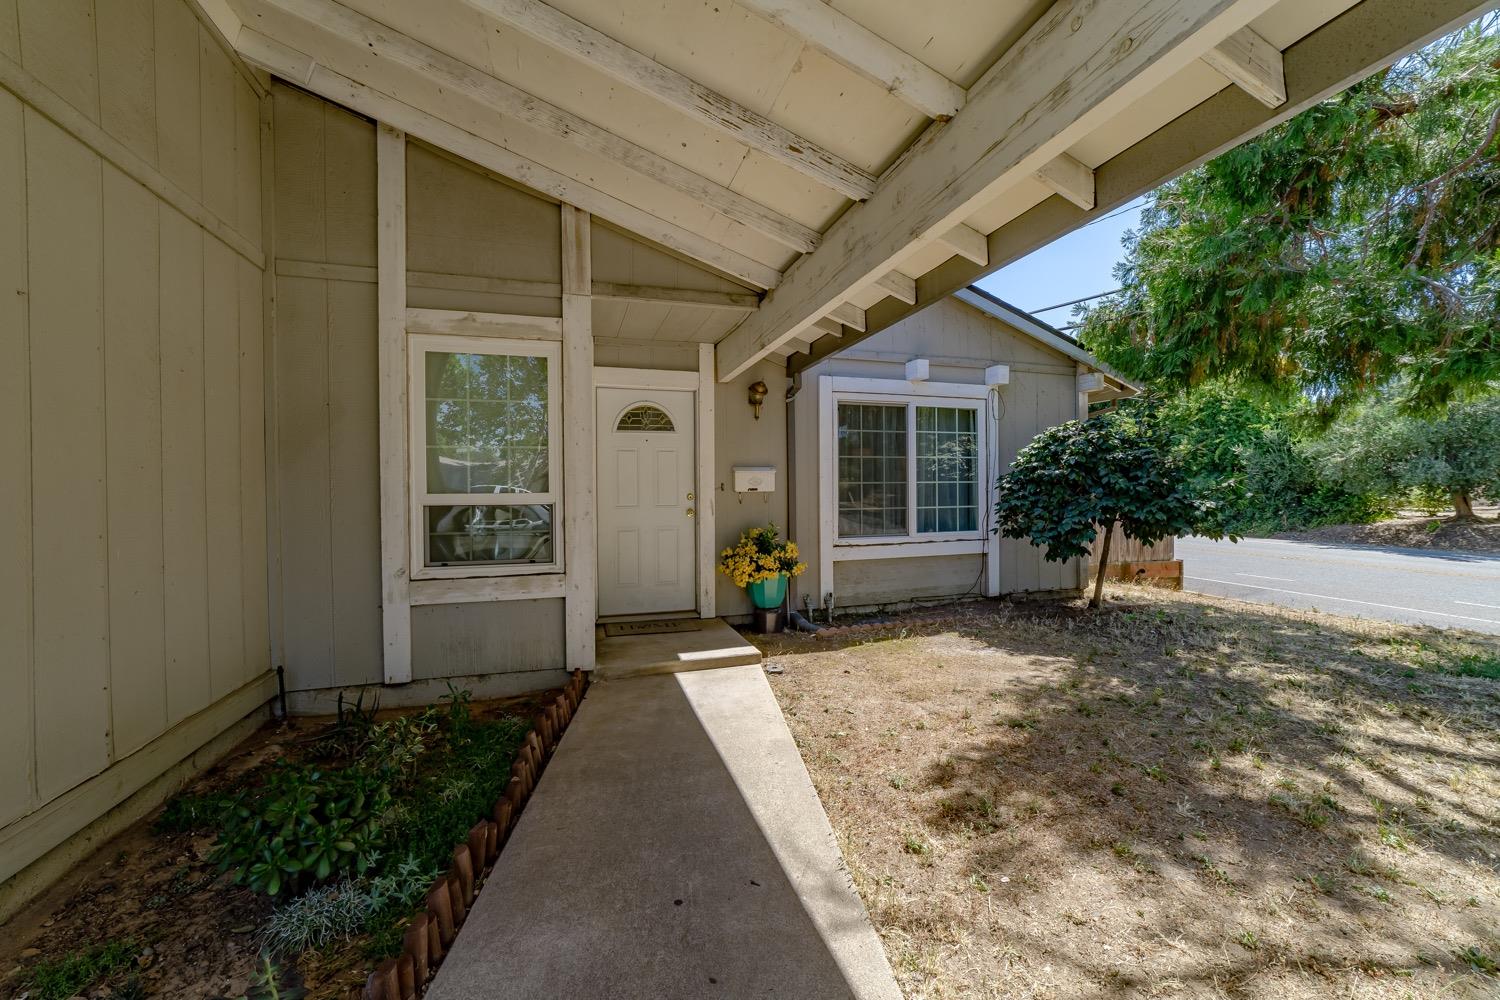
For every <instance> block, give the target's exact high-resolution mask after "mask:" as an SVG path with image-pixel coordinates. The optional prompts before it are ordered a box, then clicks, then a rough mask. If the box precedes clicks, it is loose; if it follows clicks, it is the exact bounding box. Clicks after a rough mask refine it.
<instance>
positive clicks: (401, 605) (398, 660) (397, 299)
mask: <svg viewBox="0 0 1500 1000" xmlns="http://www.w3.org/2000/svg"><path fill="white" fill-rule="evenodd" d="M375 254H376V266H375V270H376V292H375V294H376V301H377V303H378V312H379V330H378V338H379V339H378V349H377V355H378V361H377V369H378V376H377V377H378V382H379V392H378V397H379V401H380V417H379V428H378V429H379V434H380V437H379V441H380V626H381V634H382V637H383V640H384V644H383V646H382V650H381V652H382V657H381V658H382V667H383V674H382V675H383V677H384V678H385V682H386V683H387V684H405V683H407V682H408V681H410V680H411V595H410V593H409V590H408V587H409V580H410V576H411V574H410V573H409V572H408V570H407V556H408V553H409V552H410V551H411V545H410V542H411V535H410V533H409V528H408V525H407V518H408V517H409V516H410V513H409V512H410V510H411V496H410V494H409V493H408V492H407V488H408V476H409V471H408V470H409V466H408V462H407V454H406V440H407V419H408V414H409V412H410V411H409V409H408V408H407V401H406V136H405V135H402V134H401V132H400V131H398V130H396V129H393V128H391V127H390V126H389V125H380V126H378V127H377V128H376V130H375Z"/></svg>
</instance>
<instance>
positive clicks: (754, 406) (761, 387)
mask: <svg viewBox="0 0 1500 1000" xmlns="http://www.w3.org/2000/svg"><path fill="white" fill-rule="evenodd" d="M770 391H771V390H770V389H768V388H767V387H766V384H765V383H764V382H751V383H750V409H751V410H753V411H755V419H756V420H759V419H760V404H762V403H764V402H765V401H766V393H768V392H770Z"/></svg>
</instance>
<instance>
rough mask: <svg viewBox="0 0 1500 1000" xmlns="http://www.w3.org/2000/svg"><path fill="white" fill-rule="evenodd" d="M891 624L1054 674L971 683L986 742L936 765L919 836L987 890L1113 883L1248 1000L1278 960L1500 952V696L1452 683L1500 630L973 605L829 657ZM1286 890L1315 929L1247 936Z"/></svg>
mask: <svg viewBox="0 0 1500 1000" xmlns="http://www.w3.org/2000/svg"><path fill="white" fill-rule="evenodd" d="M893 629H894V630H899V634H900V636H902V637H911V636H920V635H924V634H925V635H937V634H957V635H958V636H961V637H963V638H965V639H967V640H970V641H971V642H973V643H976V644H979V647H977V648H978V649H980V650H981V651H982V650H983V649H986V648H987V649H988V650H992V651H995V652H999V653H1003V654H1007V656H1009V657H1012V658H1016V657H1018V658H1021V660H1022V661H1023V662H1031V663H1035V664H1037V665H1038V667H1039V669H1037V670H1035V671H1026V672H1016V671H1011V672H1007V673H1004V674H997V675H996V676H995V677H994V684H995V686H996V687H995V689H994V690H990V691H986V690H972V691H968V692H964V695H965V696H966V697H965V699H964V700H965V701H966V702H967V703H968V704H969V705H970V706H971V709H970V710H971V711H972V713H973V722H972V724H971V727H970V729H969V730H968V731H967V732H965V733H963V734H962V735H955V737H954V739H953V740H952V742H951V744H950V745H949V747H948V750H947V752H946V753H945V754H944V755H943V756H942V757H941V758H940V759H937V760H932V759H928V760H927V761H925V771H924V774H923V778H924V781H923V784H925V786H926V787H927V788H929V789H936V790H937V791H936V793H935V795H931V796H928V797H927V798H925V799H924V806H923V808H924V810H925V815H923V816H922V817H921V819H922V822H923V823H924V824H925V826H926V827H927V828H928V829H929V830H932V831H933V832H934V833H937V834H938V835H940V836H943V837H945V838H947V839H949V840H953V841H958V842H962V843H964V844H965V845H966V846H965V848H964V849H965V850H966V851H967V852H968V853H967V857H966V861H967V866H968V868H969V870H970V871H969V874H970V876H971V877H972V878H980V879H983V878H989V877H991V875H992V873H995V872H1001V871H1004V872H1010V873H1013V874H1014V873H1023V874H1022V876H1021V881H1022V882H1023V883H1025V884H1027V885H1030V886H1033V887H1035V888H1039V889H1044V890H1045V889H1047V888H1049V887H1056V886H1058V885H1060V884H1067V885H1071V886H1074V887H1075V888H1076V886H1077V884H1078V882H1077V879H1076V876H1077V873H1079V872H1080V871H1087V870H1093V871H1096V872H1099V873H1102V874H1104V875H1106V876H1107V877H1106V878H1105V879H1104V880H1103V881H1104V882H1105V883H1106V884H1105V886H1104V887H1103V889H1102V892H1103V896H1105V897H1109V898H1110V905H1112V906H1114V907H1116V908H1119V907H1134V908H1136V914H1137V915H1138V916H1139V917H1140V918H1141V919H1142V921H1144V922H1145V925H1146V927H1147V928H1148V929H1149V932H1150V933H1151V934H1152V935H1154V937H1155V938H1156V939H1157V940H1156V941H1155V945H1156V946H1157V947H1159V948H1160V949H1162V953H1163V956H1165V955H1168V954H1170V952H1169V951H1168V950H1169V949H1174V950H1181V951H1182V952H1183V954H1181V955H1178V956H1176V958H1177V959H1179V961H1176V962H1174V963H1172V968H1171V977H1172V978H1173V979H1176V980H1180V981H1182V982H1183V983H1185V984H1189V983H1197V984H1199V985H1200V986H1202V987H1205V988H1206V987H1210V986H1211V987H1213V988H1214V989H1217V990H1225V991H1227V992H1228V993H1230V994H1231V995H1232V994H1233V993H1234V992H1235V989H1236V986H1235V984H1242V983H1244V982H1245V981H1247V980H1248V979H1250V978H1252V977H1254V976H1255V975H1257V974H1259V973H1260V972H1262V971H1264V970H1267V969H1268V968H1270V967H1272V966H1280V967H1287V966H1291V967H1297V968H1300V969H1302V970H1304V971H1316V972H1328V971H1334V970H1345V969H1349V968H1351V967H1357V968H1359V969H1361V970H1363V971H1364V972H1365V973H1366V974H1367V975H1371V976H1376V977H1383V976H1386V975H1398V974H1399V975H1408V974H1410V973H1409V970H1410V969H1411V968H1412V967H1413V966H1414V965H1423V964H1425V965H1426V966H1427V967H1429V968H1430V969H1432V970H1433V971H1436V970H1438V969H1441V970H1443V972H1444V973H1447V974H1464V973H1469V972H1472V971H1473V970H1472V969H1471V968H1470V965H1469V964H1468V963H1467V962H1466V961H1465V960H1463V959H1461V958H1459V957H1457V954H1456V953H1457V951H1458V950H1460V949H1461V947H1462V946H1461V945H1460V946H1458V947H1452V946H1451V945H1452V942H1453V941H1454V940H1455V939H1457V938H1466V939H1467V941H1468V943H1469V944H1478V945H1479V946H1480V947H1482V948H1488V949H1489V950H1490V953H1491V955H1492V954H1493V951H1494V949H1496V948H1497V947H1500V941H1497V940H1496V938H1495V930H1494V927H1493V925H1487V924H1486V922H1485V919H1484V917H1485V916H1486V915H1488V914H1493V903H1492V902H1488V905H1486V906H1485V907H1484V908H1480V906H1479V904H1478V903H1477V901H1475V900H1474V899H1473V897H1468V898H1466V896H1467V894H1468V893H1470V892H1472V893H1474V894H1475V895H1484V896H1486V897H1490V896H1493V895H1494V893H1495V892H1496V890H1497V888H1500V882H1497V881H1496V880H1497V878H1500V870H1497V861H1496V856H1497V854H1500V837H1497V833H1500V809H1497V808H1496V803H1495V802H1494V801H1493V800H1491V799H1489V798H1487V797H1486V796H1485V793H1484V792H1483V791H1482V789H1485V788H1487V787H1492V786H1491V785H1490V781H1491V780H1492V779H1493V776H1494V771H1495V769H1496V767H1497V765H1500V752H1497V751H1500V743H1497V741H1496V733H1497V732H1500V681H1496V680H1491V679H1487V678H1484V677H1463V676H1455V675H1452V674H1450V673H1448V672H1446V670H1447V668H1448V667H1449V666H1450V665H1451V663H1453V662H1457V659H1456V658H1461V657H1462V656H1464V655H1467V656H1471V657H1472V656H1476V655H1477V656H1479V657H1481V658H1483V657H1486V656H1494V657H1500V641H1497V640H1493V639H1491V638H1489V637H1479V636H1472V637H1471V636H1463V637H1455V636H1454V635H1453V634H1452V633H1444V632H1440V631H1438V630H1433V629H1419V628H1391V627H1387V626H1384V625H1372V624H1370V623H1363V622H1353V621H1349V620H1341V619H1333V618H1329V617H1326V616H1311V615H1298V614H1295V613H1287V612H1283V611H1278V612H1274V613H1272V612H1261V611H1259V610H1257V609H1255V608H1252V607H1248V606H1246V607H1240V606H1224V605H1217V604H1205V603H1201V602H1195V601H1193V600H1191V599H1185V598H1176V597H1169V596H1162V597H1160V598H1157V597H1155V596H1149V595H1148V597H1147V599H1146V600H1145V601H1144V602H1143V604H1141V605H1137V606H1134V607H1123V608H1121V607H1116V608H1107V609H1106V610H1105V611H1104V612H1103V613H1101V614H1097V615H1096V614H1092V613H1088V612H1079V611H1077V610H1075V609H1070V608H1067V607H1063V606H1051V607H1041V608H1034V609H1029V608H1025V607H1022V608H1020V609H1016V608H1013V607H1011V606H1008V605H999V604H983V605H970V606H967V607H966V608H962V609H956V610H955V611H954V612H953V614H952V615H951V617H948V618H946V619H939V618H935V619H933V620H931V621H928V622H923V621H920V620H917V621H914V622H911V623H907V624H905V625H903V623H900V622H898V623H895V624H894V625H893V627H892V629H882V630H880V631H879V632H865V633H863V634H861V633H859V632H853V633H846V634H845V635H844V636H840V637H833V636H830V637H828V638H826V639H823V638H820V639H817V640H813V643H814V644H815V646H816V648H825V649H826V648H848V647H850V646H853V645H857V644H861V643H871V642H879V641H881V640H889V639H891V638H895V636H894V635H893V634H892V630H893ZM804 648H805V647H804ZM1475 650H1478V652H1477V653H1476V652H1475ZM797 651H800V649H794V648H787V649H786V652H787V653H794V652H797ZM1008 662H1012V663H1013V662H1015V660H1010V661H1008ZM972 676H973V675H972V674H969V675H966V677H968V678H972ZM955 679H956V678H955ZM970 683H972V681H970ZM987 709H988V710H990V711H992V712H993V713H994V714H993V717H992V718H990V719H988V720H986V719H984V717H983V716H984V713H985V711H986V710H987ZM965 718H967V716H965ZM1485 772H1488V774H1487V775H1486V774H1485ZM1466 776H1467V777H1466ZM1476 776H1478V777H1480V778H1481V779H1482V780H1473V779H1474V778H1475V777H1476ZM1473 788H1477V789H1481V791H1478V792H1477V794H1476V793H1475V792H1473V791H1471V789H1473ZM1393 856H1396V857H1398V858H1399V860H1397V861H1392V860H1390V859H1391V858H1392V857H1393ZM1063 876H1068V878H1067V879H1066V880H1065V881H1063V882H1059V881H1058V880H1059V879H1060V878H1062V877H1063ZM1466 879H1467V880H1468V882H1467V883H1466V882H1465V880H1466ZM1085 881H1087V876H1085ZM1481 881H1482V882H1483V884H1482V885H1480V884H1478V883H1479V882H1481ZM1110 882H1112V883H1113V884H1109V883H1110ZM1466 885H1467V888H1465V886H1466ZM1268 895H1271V896H1275V897H1278V898H1279V899H1280V900H1281V901H1282V905H1283V908H1284V910H1285V914H1286V915H1287V916H1288V917H1291V916H1295V917H1296V918H1298V919H1297V922H1296V930H1295V931H1292V932H1286V933H1276V934H1274V935H1269V934H1268V935H1266V937H1265V940H1262V939H1261V938H1260V937H1258V936H1257V935H1256V934H1255V933H1254V932H1252V931H1248V930H1246V931H1243V932H1242V936H1240V937H1238V938H1236V927H1235V926H1234V925H1233V923H1232V921H1233V920H1234V919H1236V917H1235V916H1234V915H1235V914H1240V915H1241V916H1249V915H1250V914H1252V913H1253V912H1254V907H1253V906H1251V905H1250V901H1251V900H1259V899H1263V898H1265V897H1267V896H1268ZM1397 896H1400V897H1402V906H1401V910H1402V911H1410V912H1408V913H1407V915H1405V916H1403V915H1402V914H1401V913H1398V912H1397V910H1396V903H1395V902H1393V900H1394V898H1395V897H1397ZM1434 903H1436V904H1438V906H1437V909H1438V911H1440V912H1441V913H1442V914H1443V915H1442V917H1441V919H1438V918H1433V917H1431V916H1430V914H1428V910H1430V909H1432V905H1431V904H1434ZM1094 904H1099V905H1100V906H1102V905H1103V904H1102V903H1101V902H1100V900H1099V899H1092V900H1091V899H1079V900H1077V901H1076V906H1077V908H1078V909H1079V910H1080V911H1084V912H1087V911H1089V910H1090V908H1091V906H1093V905H1094ZM1418 904H1419V905H1418ZM1094 908H1096V909H1097V908H1098V907H1094ZM1417 914H1420V915H1417ZM1329 918H1332V919H1329ZM1080 919H1083V918H1080ZM1031 924H1032V922H1030V921H1027V922H1026V925H1023V924H1021V923H1020V922H1018V925H1017V927H1016V929H1015V930H1014V931H1013V932H1012V933H1013V934H1016V935H1020V936H1022V937H1025V938H1027V939H1028V950H1029V951H1030V952H1032V955H1031V956H1029V957H1035V956H1038V955H1040V956H1042V957H1044V958H1045V960H1046V961H1048V962H1051V963H1057V964H1059V965H1062V966H1065V967H1066V966H1071V967H1072V968H1073V969H1074V970H1075V971H1076V972H1077V974H1079V975H1081V976H1084V977H1086V978H1088V979H1090V980H1093V981H1095V982H1107V983H1111V984H1113V987H1115V988H1117V989H1122V990H1125V991H1127V992H1129V991H1132V990H1134V989H1145V988H1146V987H1147V986H1148V985H1150V983H1151V982H1152V981H1154V979H1156V978H1157V977H1155V976H1144V975H1143V974H1140V973H1138V972H1134V971H1131V970H1129V969H1127V968H1124V967H1122V966H1121V965H1120V964H1119V962H1118V961H1117V960H1118V958H1119V957H1120V956H1119V955H1118V954H1115V955H1114V956H1110V955H1100V954H1096V953H1091V952H1089V951H1087V950H1086V949H1080V948H1078V947H1076V946H1073V945H1074V944H1076V942H1070V940H1069V938H1068V937H1066V936H1065V937H1063V938H1061V939H1058V938H1057V937H1056V936H1055V935H1052V934H1045V933H1040V932H1038V931H1036V930H1035V929H1033V930H1028V929H1027V925H1031ZM1350 927H1359V928H1364V931H1363V932H1362V933H1361V932H1355V933H1354V934H1353V939H1351V931H1350V929H1349V928H1350ZM1366 935H1367V936H1366ZM1362 937H1363V938H1364V939H1363V940H1360V938H1362ZM1164 961H1165V958H1164ZM1484 979H1485V981H1486V983H1487V984H1488V985H1489V987H1493V979H1491V978H1490V977H1484Z"/></svg>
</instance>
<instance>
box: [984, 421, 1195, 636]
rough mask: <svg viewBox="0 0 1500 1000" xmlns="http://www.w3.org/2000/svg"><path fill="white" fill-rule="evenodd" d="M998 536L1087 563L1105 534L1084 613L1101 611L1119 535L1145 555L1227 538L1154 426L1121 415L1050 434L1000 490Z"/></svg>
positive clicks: (1026, 453)
mask: <svg viewBox="0 0 1500 1000" xmlns="http://www.w3.org/2000/svg"><path fill="white" fill-rule="evenodd" d="M997 497H998V499H997V500H996V501H995V524H996V528H995V530H996V531H997V532H999V533H1000V534H1001V535H1003V536H1004V537H1006V538H1024V539H1028V540H1029V541H1030V542H1031V544H1033V545H1036V546H1045V548H1046V552H1045V553H1044V557H1045V558H1046V559H1047V561H1049V562H1062V561H1064V560H1067V559H1074V558H1078V557H1080V556H1085V555H1087V554H1088V553H1089V549H1090V547H1091V546H1092V545H1093V542H1094V536H1095V535H1096V534H1097V533H1098V532H1100V531H1103V532H1104V543H1103V545H1102V546H1101V550H1100V554H1099V573H1098V576H1097V578H1096V579H1095V581H1094V594H1093V597H1092V598H1091V599H1090V601H1089V603H1090V604H1091V605H1092V606H1093V607H1095V608H1097V607H1099V606H1100V605H1101V603H1102V601H1103V594H1104V572H1105V568H1106V567H1107V566H1108V565H1109V542H1110V536H1111V535H1112V534H1113V533H1114V529H1115V526H1116V525H1119V526H1120V528H1121V530H1122V531H1123V532H1124V534H1125V537H1126V538H1130V539H1132V540H1134V541H1138V542H1141V543H1142V544H1145V545H1151V544H1154V543H1156V542H1158V541H1160V540H1161V539H1163V538H1166V537H1168V536H1176V535H1184V534H1194V533H1196V534H1204V535H1208V536H1210V537H1213V538H1221V537H1223V534H1224V532H1223V528H1222V525H1221V518H1220V509H1219V505H1218V504H1217V503H1216V502H1215V501H1213V500H1212V499H1210V498H1209V497H1208V496H1207V495H1205V493H1204V491H1202V490H1201V489H1199V488H1198V486H1197V485H1196V484H1195V483H1194V482H1193V481H1192V480H1191V478H1190V477H1189V476H1187V475H1186V473H1185V470H1184V469H1183V467H1182V463H1181V461H1180V459H1179V457H1178V454H1177V453H1176V452H1175V451H1174V450H1173V448H1172V447H1171V442H1170V440H1169V439H1168V437H1167V435H1166V434H1165V433H1164V432H1163V430H1162V429H1161V427H1160V425H1159V424H1158V423H1157V422H1156V421H1154V420H1152V419H1150V418H1149V417H1144V418H1142V417H1137V416H1134V415H1131V414H1127V413H1123V412H1118V413H1107V414H1102V415H1100V416H1097V417H1094V418H1092V419H1089V420H1070V421H1068V422H1067V423H1065V424H1059V425H1057V426H1056V427H1049V428H1048V429H1047V430H1045V431H1043V432H1042V433H1040V434H1038V435H1037V436H1036V437H1035V438H1033V439H1032V441H1031V443H1030V444H1028V445H1027V446H1026V447H1025V448H1024V449H1022V451H1021V453H1020V454H1019V455H1017V456H1016V460H1015V462H1014V463H1012V465H1011V467H1010V471H1009V472H1007V473H1005V474H1004V475H1003V476H1001V477H1000V479H999V481H998V483H997Z"/></svg>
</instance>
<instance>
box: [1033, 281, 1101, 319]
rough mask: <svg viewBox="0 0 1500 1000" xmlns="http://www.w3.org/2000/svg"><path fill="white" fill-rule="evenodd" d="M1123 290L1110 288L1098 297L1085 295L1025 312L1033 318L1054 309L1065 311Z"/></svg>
mask: <svg viewBox="0 0 1500 1000" xmlns="http://www.w3.org/2000/svg"><path fill="white" fill-rule="evenodd" d="M1124 290H1125V289H1123V288H1111V289H1110V290H1109V291H1107V292H1100V293H1099V294H1098V295H1085V296H1084V297H1083V298H1081V299H1074V300H1073V301H1072V302H1059V303H1058V304H1057V305H1055V306H1047V307H1045V308H1042V309H1028V310H1026V311H1027V312H1029V313H1031V315H1033V316H1035V315H1036V314H1037V313H1046V312H1051V311H1052V310H1054V309H1065V308H1067V307H1068V306H1076V305H1079V304H1080V303H1084V302H1092V301H1094V300H1095V299H1102V298H1104V296H1106V295H1113V294H1115V293H1116V292H1123V291H1124Z"/></svg>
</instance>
